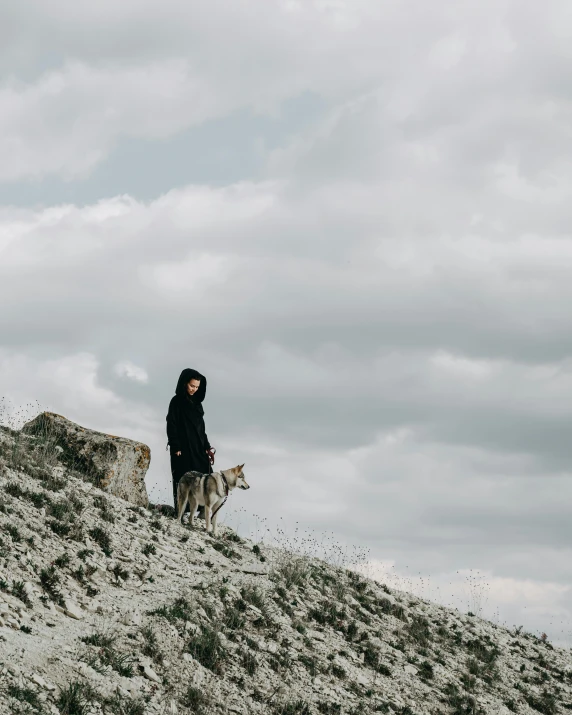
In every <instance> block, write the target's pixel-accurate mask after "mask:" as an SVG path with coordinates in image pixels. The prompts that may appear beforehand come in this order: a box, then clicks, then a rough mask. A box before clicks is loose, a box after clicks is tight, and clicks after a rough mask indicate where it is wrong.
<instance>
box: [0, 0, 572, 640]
mask: <svg viewBox="0 0 572 715" xmlns="http://www.w3.org/2000/svg"><path fill="white" fill-rule="evenodd" d="M27 5H28V7H27V8H26V11H25V12H24V11H23V10H22V7H23V6H21V5H20V6H18V7H16V6H14V7H11V8H4V9H3V10H2V11H1V13H3V17H1V16H0V27H1V28H3V31H4V32H6V37H5V38H4V41H3V42H0V46H1V47H2V51H1V53H0V68H2V72H3V75H2V76H3V79H2V81H1V82H0V156H1V157H2V159H3V160H2V161H1V162H0V181H1V182H4V186H6V187H7V189H11V190H12V191H14V186H20V185H21V186H24V184H25V182H40V183H39V185H40V186H41V185H43V184H42V182H45V185H46V187H48V186H49V182H50V181H63V182H72V183H73V184H77V185H78V186H80V185H81V183H82V182H86V181H88V179H89V176H90V175H92V174H93V172H94V171H96V170H97V169H98V167H102V166H105V165H106V162H109V161H111V160H112V159H113V157H114V156H117V155H119V154H120V152H121V147H122V146H123V145H124V143H125V142H128V141H132V140H145V141H148V142H155V144H156V145H157V146H161V142H167V141H169V140H171V139H172V138H173V137H176V136H178V135H181V133H185V132H186V133H191V134H192V132H193V131H194V128H195V127H196V128H197V131H198V130H199V129H198V128H199V127H205V126H209V124H210V123H212V122H215V121H218V120H220V119H221V118H228V117H232V116H233V113H236V112H240V111H242V110H247V112H248V114H247V115H245V116H248V117H250V118H251V120H252V121H253V122H254V121H255V117H256V116H257V115H259V116H270V117H271V116H280V115H281V114H284V116H286V112H285V107H286V105H287V103H288V102H291V101H293V100H297V99H299V98H300V97H304V96H315V97H317V98H319V104H318V105H317V106H319V114H318V116H317V117H316V118H315V120H314V121H312V122H309V123H304V122H298V123H296V122H294V121H292V128H291V131H288V128H287V126H284V127H283V128H282V130H281V134H280V138H279V139H276V140H275V141H274V143H273V144H272V146H269V145H267V144H266V142H265V140H264V139H263V138H261V139H260V142H259V143H258V145H257V147H258V149H257V151H258V157H259V159H258V162H257V167H258V168H257V170H256V172H255V173H256V175H255V176H253V175H252V171H251V167H250V168H249V169H248V172H247V171H246V169H245V175H244V177H243V178H242V180H238V181H237V180H236V176H240V175H241V173H240V172H241V166H240V165H237V166H236V167H234V168H233V170H232V172H231V174H232V177H233V178H232V180H231V179H229V181H228V182H226V183H225V182H224V181H222V182H219V185H216V186H215V185H213V184H211V183H208V182H204V183H201V182H195V183H192V184H182V185H181V184H180V182H178V181H175V180H173V184H172V186H169V187H168V190H166V191H165V192H163V193H160V194H158V195H156V196H155V197H154V198H153V199H151V200H147V199H142V198H141V197H139V196H138V195H137V191H136V190H133V191H130V192H128V193H127V194H124V195H117V196H112V195H108V194H107V193H106V192H105V191H103V192H102V194H101V196H99V197H98V200H96V201H90V202H88V203H85V204H80V203H77V204H71V203H67V202H65V201H61V202H57V201H52V202H51V204H50V205H43V206H42V205H33V206H32V205H30V206H26V205H19V206H18V207H16V206H11V205H9V204H8V203H6V204H5V205H3V206H0V301H1V304H2V306H6V309H3V310H2V311H0V334H1V335H2V343H1V352H0V367H1V368H2V369H1V370H0V388H1V392H2V393H3V394H5V395H7V396H9V397H10V398H11V399H12V401H13V402H14V404H27V403H29V402H32V401H33V400H39V401H40V402H41V403H42V404H43V405H46V406H49V407H52V408H54V409H57V410H58V411H60V412H64V413H65V414H66V415H68V416H69V417H70V418H71V419H75V420H77V421H78V422H81V423H83V424H86V425H90V426H92V427H94V428H98V429H105V430H113V431H114V432H120V433H123V434H125V435H126V436H132V437H134V438H137V439H142V440H144V441H147V442H148V443H149V444H150V445H151V447H152V450H153V461H152V467H151V471H150V475H149V484H150V486H152V487H153V489H154V494H156V495H157V497H158V498H160V499H163V500H166V499H167V498H168V494H169V485H168V463H167V459H166V453H165V451H164V443H165V441H166V440H165V436H164V415H165V412H166V405H167V403H168V400H169V398H170V396H171V394H172V392H173V389H174V386H175V383H176V379H177V376H178V374H179V371H180V370H181V369H182V368H183V367H186V366H191V367H196V368H197V369H200V370H201V372H204V373H205V374H206V375H207V376H208V379H209V392H208V397H207V402H206V409H207V428H208V432H209V436H210V438H211V442H212V443H213V444H215V445H216V446H217V448H218V452H217V455H218V460H219V462H220V465H221V466H223V465H226V464H227V463H228V464H230V463H233V464H234V463H235V462H237V461H240V462H242V461H246V462H247V465H248V467H249V469H250V472H249V477H250V479H251V481H252V482H253V484H254V485H255V486H256V488H255V489H253V490H251V492H249V495H248V496H249V502H248V506H249V509H251V510H252V511H254V512H256V513H258V514H264V515H266V517H267V518H268V520H269V522H272V523H277V520H278V518H279V517H280V516H282V517H284V518H285V519H286V520H287V522H288V523H289V524H292V523H293V522H294V521H300V523H304V524H306V525H312V526H313V527H315V528H317V529H323V530H334V532H335V533H336V535H337V537H338V538H339V539H341V540H342V541H344V542H346V543H356V544H360V545H362V546H368V547H369V548H370V551H371V559H370V562H371V563H370V568H372V569H374V568H377V569H382V571H383V569H384V568H386V567H387V564H393V565H394V567H395V569H396V571H398V572H399V574H400V575H401V576H400V577H403V574H404V573H405V566H406V565H408V567H409V568H410V569H411V571H415V572H416V573H422V574H424V575H425V576H427V575H428V574H431V577H432V579H433V583H434V584H437V585H438V586H439V588H440V589H441V592H442V593H444V592H445V590H446V589H447V588H450V590H451V597H452V594H453V592H454V593H455V594H456V595H455V598H461V596H460V595H459V594H461V593H462V591H463V589H462V579H463V578H464V576H463V574H465V572H467V570H469V572H470V569H478V570H480V572H482V573H484V574H486V575H487V576H486V577H487V579H488V583H490V584H491V586H490V588H491V597H490V599H489V601H491V602H494V603H496V605H498V604H499V603H500V604H502V608H503V609H504V616H503V617H504V618H506V619H510V618H514V619H519V618H520V619H521V620H522V622H526V625H527V627H531V628H537V629H542V630H546V629H547V627H548V626H546V625H542V624H544V623H545V621H546V620H547V619H549V618H553V620H554V623H556V620H558V619H560V620H558V623H560V621H562V622H565V621H566V619H567V618H569V616H570V614H569V611H567V606H566V605H565V604H566V599H567V598H568V584H569V582H570V575H571V574H570V569H569V567H568V565H567V564H569V563H570V554H569V547H568V546H567V538H566V535H567V522H568V520H569V519H568V513H567V510H566V507H565V506H563V505H566V504H567V503H568V502H569V500H570V496H571V492H572V486H571V482H570V469H569V464H570V458H571V456H572V454H571V449H570V446H569V439H568V430H569V423H570V417H571V408H570V405H571V404H572V399H571V398H572V362H571V357H570V356H571V354H572V350H571V348H572V343H571V338H570V336H571V335H572V318H571V317H570V315H569V311H568V305H569V304H570V301H571V300H572V289H571V288H570V285H571V282H570V280H569V274H570V269H571V267H572V248H571V243H570V236H569V226H570V224H571V219H572V216H571V208H570V207H571V206H572V201H570V193H571V190H572V169H571V165H570V162H569V161H568V159H567V157H568V156H569V155H570V148H571V147H570V142H571V135H570V132H569V125H570V96H569V94H570V93H569V90H568V87H567V85H566V82H565V77H566V76H567V74H566V73H567V67H568V65H569V60H570V57H569V54H570V50H569V48H570V47H571V46H572V45H571V44H570V42H569V39H570V38H569V34H570V23H569V22H567V20H566V15H565V12H566V5H565V4H564V3H561V2H556V1H553V2H550V3H548V4H546V5H545V6H543V9H542V13H540V11H539V10H538V8H537V6H536V5H534V4H533V3H522V2H520V3H516V2H508V1H507V2H502V3H498V2H496V3H492V2H485V3H481V4H479V6H478V7H476V6H475V7H473V8H468V7H461V6H459V4H458V3H453V2H442V3H440V4H439V7H438V8H436V7H434V6H431V7H429V6H426V5H424V4H421V3H417V2H413V0H410V1H408V2H404V3H403V2H401V3H386V4H384V6H383V8H381V7H380V6H379V4H377V3H373V2H369V1H368V2H366V0H360V1H359V2H355V1H354V2H352V3H349V2H348V3H346V2H343V1H342V0H338V1H337V2H317V1H316V2H311V3H303V4H302V3H296V2H293V1H292V2H273V3H268V4H265V5H264V7H263V8H262V6H261V5H260V4H259V3H252V2H246V0H241V2H236V3H232V4H228V3H222V4H221V3H218V2H215V3H210V4H209V5H208V6H205V5H201V4H194V3H191V4H189V3H184V4H182V3H178V2H174V0H171V1H170V2H167V3H162V4H161V6H159V5H158V4H157V3H155V2H146V3H140V2H138V3H130V2H125V3H120V4H117V3H107V2H103V3H98V4H97V5H96V6H94V5H93V4H91V5H89V6H88V5H87V4H83V3H75V4H74V5H73V6H72V5H71V4H69V3H65V2H59V3H58V2H52V3H37V4H36V3H28V4H27ZM55 48H57V51H56V50H55ZM253 126H254V125H253ZM252 131H253V133H255V131H256V130H255V129H253V130H252ZM237 141H238V140H237ZM206 149H207V150H210V151H212V155H213V161H214V158H215V157H217V156H218V154H217V152H220V146H219V145H218V144H216V142H215V143H213V145H212V146H209V147H206ZM237 149H238V147H237ZM239 155H240V154H239V152H238V151H237V154H236V156H239ZM192 160H193V157H192V155H191V156H190V157H189V156H186V155H185V156H182V157H181V159H180V161H181V162H189V161H190V162H192ZM133 172H135V169H133ZM125 175H126V176H128V175H129V166H127V167H125ZM179 175H180V174H177V176H179ZM138 178H139V177H137V176H136V175H135V173H134V174H133V186H134V187H136V186H138V185H139V184H138ZM219 462H217V464H218V463H219ZM230 514H231V512H229V516H230ZM232 518H234V517H232ZM245 519H246V517H245ZM247 521H248V520H247ZM245 524H246V522H245ZM248 524H249V525H250V526H251V525H252V520H251V519H250V521H248ZM380 564H381V565H380ZM458 571H459V572H461V576H459V575H458V574H457V572H458ZM437 585H436V586H435V588H437ZM542 598H545V599H546V600H545V602H546V603H547V604H549V605H548V606H547V607H546V609H544V610H542V608H541V606H540V605H539V604H541V602H542ZM568 600H569V599H568ZM525 606H526V607H527V608H528V613H529V614H532V615H527V613H526V612H525ZM551 614H552V615H551ZM527 619H528V620H527ZM511 625H512V624H511ZM565 628H566V627H565V626H562V627H560V626H559V627H558V628H557V627H556V625H553V630H554V633H553V634H552V635H551V637H554V638H556V637H558V638H565V637H566V638H567V637H568V636H567V634H563V632H562V631H563V629H564V630H565ZM547 632H548V631H547Z"/></svg>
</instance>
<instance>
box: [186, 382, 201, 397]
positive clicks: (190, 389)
mask: <svg viewBox="0 0 572 715" xmlns="http://www.w3.org/2000/svg"><path fill="white" fill-rule="evenodd" d="M200 384H201V381H200V380H191V381H190V382H189V384H188V385H187V392H188V393H189V395H194V394H195V392H196V391H197V390H198V389H199V387H200Z"/></svg>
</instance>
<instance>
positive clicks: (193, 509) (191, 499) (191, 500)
mask: <svg viewBox="0 0 572 715" xmlns="http://www.w3.org/2000/svg"><path fill="white" fill-rule="evenodd" d="M189 509H190V510H191V511H190V513H189V529H192V528H193V518H194V516H195V512H196V510H197V498H196V497H195V496H193V495H192V494H191V495H190V496H189Z"/></svg>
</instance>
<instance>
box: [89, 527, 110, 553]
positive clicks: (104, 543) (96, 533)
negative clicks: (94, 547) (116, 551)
mask: <svg viewBox="0 0 572 715" xmlns="http://www.w3.org/2000/svg"><path fill="white" fill-rule="evenodd" d="M88 533H89V535H90V536H91V538H92V539H93V540H94V541H95V543H96V544H98V546H99V547H100V548H101V550H102V551H103V553H104V554H105V555H106V556H111V553H112V551H113V549H112V547H111V537H110V535H109V533H108V532H107V531H106V530H105V529H102V528H101V527H100V526H95V527H94V528H93V529H91V530H90V531H89V532H88Z"/></svg>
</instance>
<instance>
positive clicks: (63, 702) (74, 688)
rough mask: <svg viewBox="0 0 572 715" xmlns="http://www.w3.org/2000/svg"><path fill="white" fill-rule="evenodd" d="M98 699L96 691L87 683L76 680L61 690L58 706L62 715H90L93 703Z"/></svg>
mask: <svg viewBox="0 0 572 715" xmlns="http://www.w3.org/2000/svg"><path fill="white" fill-rule="evenodd" d="M97 700H98V698H97V696H96V693H95V691H94V690H93V688H91V686H89V685H88V684H87V683H82V682H80V681H79V680H76V681H74V682H72V683H70V684H69V685H68V686H67V687H66V688H63V689H62V690H60V693H59V695H58V697H57V699H56V707H57V708H58V710H59V711H60V713H61V715H88V712H89V710H90V708H91V705H92V703H94V702H96V701H97Z"/></svg>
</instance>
